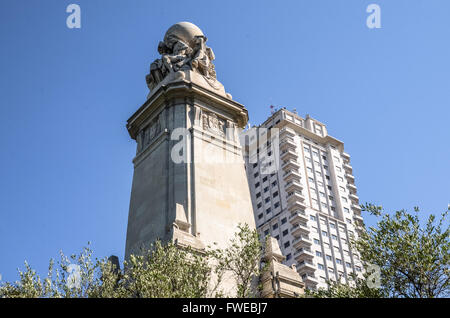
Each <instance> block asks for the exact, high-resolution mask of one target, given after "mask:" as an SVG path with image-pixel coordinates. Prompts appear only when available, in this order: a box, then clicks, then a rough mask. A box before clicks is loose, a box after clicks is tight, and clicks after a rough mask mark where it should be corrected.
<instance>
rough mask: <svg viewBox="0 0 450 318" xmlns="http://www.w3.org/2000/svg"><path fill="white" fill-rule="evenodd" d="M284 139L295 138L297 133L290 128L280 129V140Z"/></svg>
mask: <svg viewBox="0 0 450 318" xmlns="http://www.w3.org/2000/svg"><path fill="white" fill-rule="evenodd" d="M284 137H291V138H293V137H295V131H294V130H293V129H291V128H288V127H284V128H281V129H280V138H284Z"/></svg>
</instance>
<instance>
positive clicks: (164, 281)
mask: <svg viewBox="0 0 450 318" xmlns="http://www.w3.org/2000/svg"><path fill="white" fill-rule="evenodd" d="M60 258H61V259H60V261H59V262H58V266H57V268H56V270H55V269H54V261H53V260H50V266H49V271H48V275H47V277H46V278H45V279H43V280H41V278H40V277H39V275H38V274H37V273H36V271H34V270H33V269H32V268H31V267H30V266H29V265H28V264H27V263H25V270H24V271H23V272H22V271H19V276H20V280H19V281H17V282H15V283H5V284H3V285H1V286H0V298H2V297H24V298H52V297H56V298H62V297H66V298H72V297H76V298H99V297H102V298H116V297H120V298H128V297H131V298H151V297H164V298H171V297H183V298H192V297H195V298H199V297H211V296H215V297H221V296H223V292H222V290H221V283H222V281H223V277H224V275H225V274H226V273H227V272H229V273H232V276H233V278H234V279H235V281H236V283H237V286H236V289H237V292H238V295H237V296H239V297H247V296H252V295H256V292H255V290H254V289H253V285H252V282H253V281H254V280H255V278H257V277H258V276H259V273H260V269H259V267H258V265H259V261H260V258H261V243H260V242H259V239H258V235H257V232H256V230H254V231H251V230H250V229H249V227H248V226H247V225H245V226H241V225H239V229H238V232H237V233H236V236H235V237H234V238H233V239H232V240H231V241H230V247H229V248H226V249H223V250H221V249H210V248H209V249H208V250H206V251H202V252H201V253H200V252H198V251H194V250H192V249H191V248H180V247H179V246H177V245H175V244H174V243H168V244H162V243H161V242H159V241H158V242H156V243H155V244H153V245H152V246H150V248H149V249H148V250H146V251H144V250H143V251H141V253H140V254H139V255H132V256H131V257H130V259H129V260H128V261H125V262H124V263H123V267H122V269H117V268H115V267H114V266H113V265H112V264H111V263H110V262H109V261H108V260H107V259H95V260H92V250H91V249H90V247H89V244H88V247H86V248H84V250H83V251H82V253H80V255H78V256H76V255H71V256H70V257H67V256H65V255H64V254H63V253H62V252H61V253H60ZM213 264H214V265H213ZM74 265H75V266H79V267H77V269H78V271H77V273H78V274H77V275H74V272H71V270H73V267H74ZM213 275H214V279H212V277H213Z"/></svg>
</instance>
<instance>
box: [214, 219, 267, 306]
mask: <svg viewBox="0 0 450 318" xmlns="http://www.w3.org/2000/svg"><path fill="white" fill-rule="evenodd" d="M262 256H263V246H262V244H261V241H260V239H259V236H258V232H257V231H256V230H253V231H252V230H250V228H249V227H248V225H247V224H245V225H239V226H238V232H237V233H236V235H235V237H234V238H233V239H231V241H230V246H229V247H228V248H227V249H225V250H216V251H215V252H214V258H215V260H216V261H217V266H216V272H217V273H218V276H219V277H221V278H222V277H223V275H224V274H225V273H226V272H227V271H228V272H231V274H232V276H233V278H234V279H235V281H236V287H237V288H236V289H237V297H241V298H244V297H255V296H257V295H258V293H259V291H260V286H259V285H258V283H257V281H258V279H259V277H260V275H261V274H262V273H263V271H264V270H265V269H266V267H264V266H263V267H261V265H260V264H261V259H262Z"/></svg>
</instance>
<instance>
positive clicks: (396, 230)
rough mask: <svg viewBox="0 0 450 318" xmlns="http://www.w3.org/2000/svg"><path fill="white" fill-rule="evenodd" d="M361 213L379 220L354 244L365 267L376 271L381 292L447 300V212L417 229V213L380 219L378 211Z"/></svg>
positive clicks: (369, 206) (449, 257) (449, 259)
mask: <svg viewBox="0 0 450 318" xmlns="http://www.w3.org/2000/svg"><path fill="white" fill-rule="evenodd" d="M361 208H362V209H363V210H364V211H368V212H369V213H371V214H373V215H377V216H382V218H381V220H380V221H379V222H378V224H377V227H370V228H369V229H368V230H367V231H366V232H363V233H362V235H361V237H360V239H358V240H356V241H355V242H354V246H355V247H356V249H357V250H358V251H359V253H360V255H361V258H362V260H363V261H364V262H365V263H366V264H375V265H378V266H379V267H380V271H381V272H380V274H381V288H382V289H383V291H384V292H385V293H386V294H387V295H389V296H392V297H420V298H423V297H427V298H433V297H448V296H450V284H449V265H450V254H449V248H450V236H449V234H450V229H449V224H448V219H447V216H448V212H449V210H448V209H447V211H445V212H444V213H442V215H441V217H440V219H439V220H438V221H437V222H436V216H435V215H430V216H429V217H428V219H427V221H426V224H425V226H421V224H420V220H419V216H418V214H419V209H418V208H415V209H414V211H415V213H414V214H409V213H408V212H407V211H405V210H400V211H396V212H395V213H394V214H393V215H392V216H391V215H389V214H384V215H383V213H384V212H383V209H382V208H381V207H377V206H374V205H372V204H365V205H362V206H361Z"/></svg>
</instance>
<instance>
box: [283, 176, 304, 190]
mask: <svg viewBox="0 0 450 318" xmlns="http://www.w3.org/2000/svg"><path fill="white" fill-rule="evenodd" d="M284 189H285V190H286V192H288V193H289V192H292V191H302V190H303V186H302V184H301V183H300V182H298V181H297V180H295V179H292V180H290V181H288V182H286V184H285V185H284Z"/></svg>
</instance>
